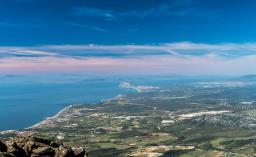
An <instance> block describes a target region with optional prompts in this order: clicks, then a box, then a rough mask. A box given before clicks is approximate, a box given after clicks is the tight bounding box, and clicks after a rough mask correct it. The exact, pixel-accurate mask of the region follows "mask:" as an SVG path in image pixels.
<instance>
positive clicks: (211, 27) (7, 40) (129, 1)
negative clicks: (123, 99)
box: [0, 0, 256, 75]
mask: <svg viewBox="0 0 256 157" xmlns="http://www.w3.org/2000/svg"><path fill="white" fill-rule="evenodd" d="M255 7H256V1H254V0H61V1H60V0H0V74H17V73H26V74H27V73H28V74H31V73H32V74H34V73H47V74H51V73H85V74H86V73H92V74H134V75H138V74H182V75H185V74H188V75H197V74H198V75H242V74H252V73H256V68H255V67H256V38H255V36H256V31H255V28H256V20H255V17H256V12H255Z"/></svg>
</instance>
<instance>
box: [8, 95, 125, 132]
mask: <svg viewBox="0 0 256 157" xmlns="http://www.w3.org/2000/svg"><path fill="white" fill-rule="evenodd" d="M123 96H124V94H117V95H116V96H114V97H112V98H109V99H101V100H100V101H97V102H94V103H90V104H97V103H103V102H106V101H111V100H115V99H119V98H120V97H123ZM76 105H82V104H72V105H69V106H67V107H65V108H63V109H61V110H60V111H59V112H58V113H56V114H55V115H53V116H51V117H47V118H46V119H44V120H42V121H40V122H38V123H36V124H34V125H32V126H30V127H27V128H24V129H23V130H30V129H36V128H41V127H43V126H45V125H46V124H49V123H50V122H51V121H53V120H55V119H56V118H58V117H59V116H60V115H62V114H63V113H65V112H66V111H68V110H69V109H70V108H72V107H74V106H76ZM6 131H8V130H6Z"/></svg>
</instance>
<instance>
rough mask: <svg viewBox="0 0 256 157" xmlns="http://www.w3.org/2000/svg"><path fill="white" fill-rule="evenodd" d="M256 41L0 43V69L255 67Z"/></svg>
mask: <svg viewBox="0 0 256 157" xmlns="http://www.w3.org/2000/svg"><path fill="white" fill-rule="evenodd" d="M255 66H256V43H224V44H206V43H191V42H180V43H167V44H158V45H48V46H34V47H0V72H17V71H19V72H21V71H24V72H32V71H42V72H63V71H80V72H95V73H104V72H106V73H134V74H138V73H158V74H159V73H178V74H235V73H238V74H244V73H256V69H255Z"/></svg>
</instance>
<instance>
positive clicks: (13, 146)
mask: <svg viewBox="0 0 256 157" xmlns="http://www.w3.org/2000/svg"><path fill="white" fill-rule="evenodd" d="M0 157H87V155H86V152H85V150H84V149H83V148H69V147H65V146H64V145H62V144H58V143H55V142H53V141H51V140H46V139H42V138H37V137H16V138H11V139H9V140H7V141H0Z"/></svg>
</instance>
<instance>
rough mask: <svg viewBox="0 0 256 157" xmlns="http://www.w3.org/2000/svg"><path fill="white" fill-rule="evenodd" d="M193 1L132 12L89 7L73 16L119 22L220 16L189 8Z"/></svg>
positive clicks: (76, 10)
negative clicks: (170, 17) (174, 17)
mask: <svg viewBox="0 0 256 157" xmlns="http://www.w3.org/2000/svg"><path fill="white" fill-rule="evenodd" d="M191 3H192V0H180V1H173V2H172V3H170V4H162V5H157V6H152V7H145V8H134V9H130V10H127V9H126V10H123V11H120V10H113V9H101V8H93V7H87V6H81V7H74V8H73V13H72V14H73V15H75V16H84V17H102V18H105V19H108V20H109V19H110V20H111V19H112V20H118V19H123V18H154V17H167V16H177V17H184V16H188V17H191V16H192V17H199V18H202V17H207V18H212V17H213V18H216V17H219V16H220V13H219V12H216V11H212V10H202V9H198V8H194V7H192V6H189V5H190V4H191ZM187 6H189V7H187Z"/></svg>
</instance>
